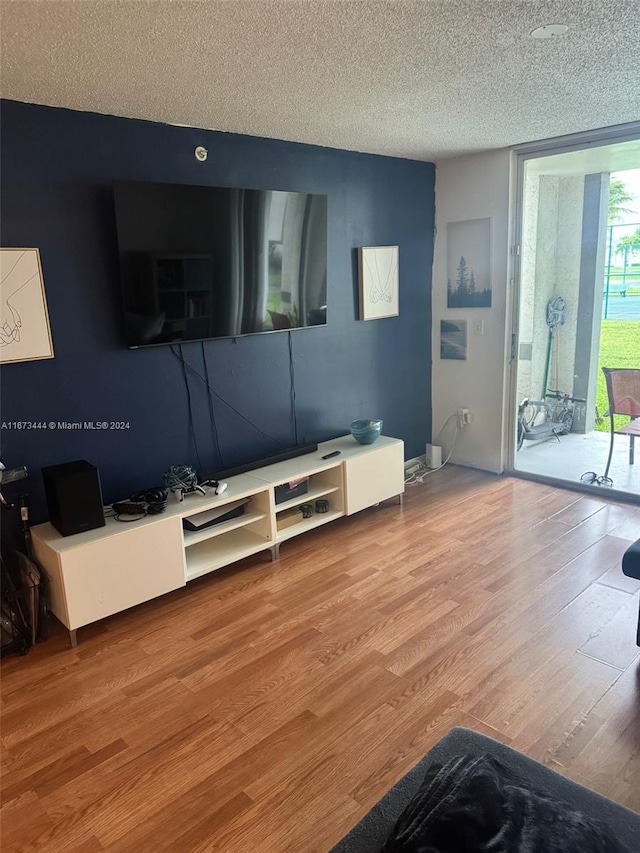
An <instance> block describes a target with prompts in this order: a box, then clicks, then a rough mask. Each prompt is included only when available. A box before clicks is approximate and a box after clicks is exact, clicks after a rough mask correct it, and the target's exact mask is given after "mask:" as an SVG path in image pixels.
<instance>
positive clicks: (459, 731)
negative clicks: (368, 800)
mask: <svg viewBox="0 0 640 853" xmlns="http://www.w3.org/2000/svg"><path fill="white" fill-rule="evenodd" d="M458 755H474V756H478V755H491V756H493V757H494V758H495V759H497V760H498V761H500V762H501V763H502V764H503V765H504V766H505V767H507V768H509V769H510V770H511V771H512V772H513V773H514V775H515V776H517V777H520V778H521V779H522V780H524V781H525V782H526V784H527V785H528V786H530V787H531V788H532V789H534V790H535V789H537V790H540V791H544V792H545V795H546V796H547V797H549V798H551V799H554V800H557V801H561V802H564V803H568V804H569V805H570V806H571V807H572V808H573V809H575V810H577V811H580V812H582V813H583V814H585V815H588V816H589V817H591V818H595V819H597V820H600V821H602V822H604V823H606V824H607V826H608V827H609V828H610V830H611V831H612V832H613V834H614V836H615V837H616V839H617V840H618V841H619V842H621V843H622V844H626V845H627V847H628V848H629V850H633V851H635V850H638V849H639V847H638V839H640V815H638V814H636V812H633V811H631V810H630V809H627V808H625V807H624V806H621V805H619V804H618V803H614V802H613V801H612V800H609V799H607V798H606V797H603V796H602V795H601V794H597V793H596V792H595V791H591V790H590V789H589V788H584V787H583V786H582V785H578V784H577V783H576V782H573V781H572V780H571V779H567V778H566V777H564V776H561V775H560V774H558V773H556V772H555V771H553V770H550V769H549V768H548V767H545V766H544V765H543V764H539V763H538V762H537V761H534V760H533V759H531V758H529V757H528V756H526V755H523V754H522V753H520V752H516V751H515V750H514V749H511V748H510V747H508V746H505V745H504V744H502V743H499V742H498V741H496V740H493V739H492V738H488V737H486V736H485V735H481V734H479V733H478V732H474V731H471V729H464V728H454V729H451V731H450V732H449V734H448V735H446V736H445V737H444V738H442V740H440V741H438V743H437V744H436V745H435V746H434V747H433V749H431V750H430V751H429V752H428V753H427V754H426V755H425V757H424V758H423V759H422V760H421V761H420V762H418V764H416V766H415V767H414V768H413V770H410V771H409V772H408V773H407V774H406V776H403V777H402V779H400V781H399V782H398V783H397V784H396V785H394V786H393V788H391V790H390V791H389V792H388V793H387V794H385V796H384V797H383V798H382V799H381V800H380V801H379V802H378V803H377V804H376V805H375V806H374V807H373V808H372V809H371V811H370V812H369V813H368V814H366V815H365V816H364V817H363V818H362V820H361V821H360V823H359V824H357V826H355V827H354V829H352V830H351V832H350V833H349V834H348V835H346V836H345V837H344V838H343V839H342V841H339V842H338V844H337V845H336V846H335V847H334V848H333V850H332V851H331V853H378V852H379V850H380V848H381V847H382V846H383V844H384V842H385V841H386V839H387V837H388V835H389V833H390V832H391V830H392V828H393V826H394V824H395V822H396V820H397V818H398V817H399V816H400V814H401V813H402V811H403V810H404V808H405V806H406V805H407V804H408V803H409V801H410V800H411V798H412V797H413V796H414V794H415V793H416V792H417V790H418V788H419V787H420V783H421V782H422V780H423V778H424V776H425V773H426V771H427V768H428V767H429V766H430V765H431V764H433V763H436V762H437V763H445V762H447V761H449V759H451V758H453V757H454V756H458Z"/></svg>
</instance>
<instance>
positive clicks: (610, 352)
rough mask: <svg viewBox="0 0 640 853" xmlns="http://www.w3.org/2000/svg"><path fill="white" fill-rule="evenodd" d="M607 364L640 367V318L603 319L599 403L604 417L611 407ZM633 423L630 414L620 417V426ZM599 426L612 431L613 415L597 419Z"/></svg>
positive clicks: (597, 397) (597, 400) (618, 425)
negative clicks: (611, 420) (610, 426)
mask: <svg viewBox="0 0 640 853" xmlns="http://www.w3.org/2000/svg"><path fill="white" fill-rule="evenodd" d="M603 367H638V368H640V320H603V321H602V330H601V333H600V358H599V361H598V392H597V396H596V405H597V407H598V415H599V416H600V418H602V416H603V415H604V413H605V412H606V411H607V410H608V408H609V401H608V397H607V386H606V383H605V381H604V374H603V372H602V368H603ZM627 423H629V418H625V417H622V416H621V417H619V418H618V417H617V418H616V427H621V426H624V424H627ZM596 429H597V430H601V431H602V432H609V418H604V419H603V420H602V422H601V423H596Z"/></svg>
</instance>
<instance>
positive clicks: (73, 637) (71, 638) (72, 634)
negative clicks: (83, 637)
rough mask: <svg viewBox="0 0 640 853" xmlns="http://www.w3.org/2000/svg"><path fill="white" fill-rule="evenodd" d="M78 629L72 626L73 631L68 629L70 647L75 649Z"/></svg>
mask: <svg viewBox="0 0 640 853" xmlns="http://www.w3.org/2000/svg"><path fill="white" fill-rule="evenodd" d="M77 634H78V629H77V628H74V629H73V631H71V630H70V631H69V642H70V643H71V648H72V649H76V648H77V647H78V637H77Z"/></svg>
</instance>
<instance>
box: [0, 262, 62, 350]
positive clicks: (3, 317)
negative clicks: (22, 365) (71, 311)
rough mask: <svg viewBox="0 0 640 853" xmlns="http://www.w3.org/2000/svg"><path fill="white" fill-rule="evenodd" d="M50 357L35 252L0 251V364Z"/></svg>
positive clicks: (49, 343)
mask: <svg viewBox="0 0 640 853" xmlns="http://www.w3.org/2000/svg"><path fill="white" fill-rule="evenodd" d="M44 358H53V343H52V340H51V328H50V326H49V312H48V311H47V300H46V296H45V292H44V280H43V277H42V266H41V264H40V252H39V250H38V249H0V364H10V363H11V362H15V361H35V360H37V359H44Z"/></svg>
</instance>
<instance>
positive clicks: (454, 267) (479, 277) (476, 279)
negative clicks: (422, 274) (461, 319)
mask: <svg viewBox="0 0 640 853" xmlns="http://www.w3.org/2000/svg"><path fill="white" fill-rule="evenodd" d="M447 308H491V219H490V218H486V219H465V220H463V221H462V222H449V223H447Z"/></svg>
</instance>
